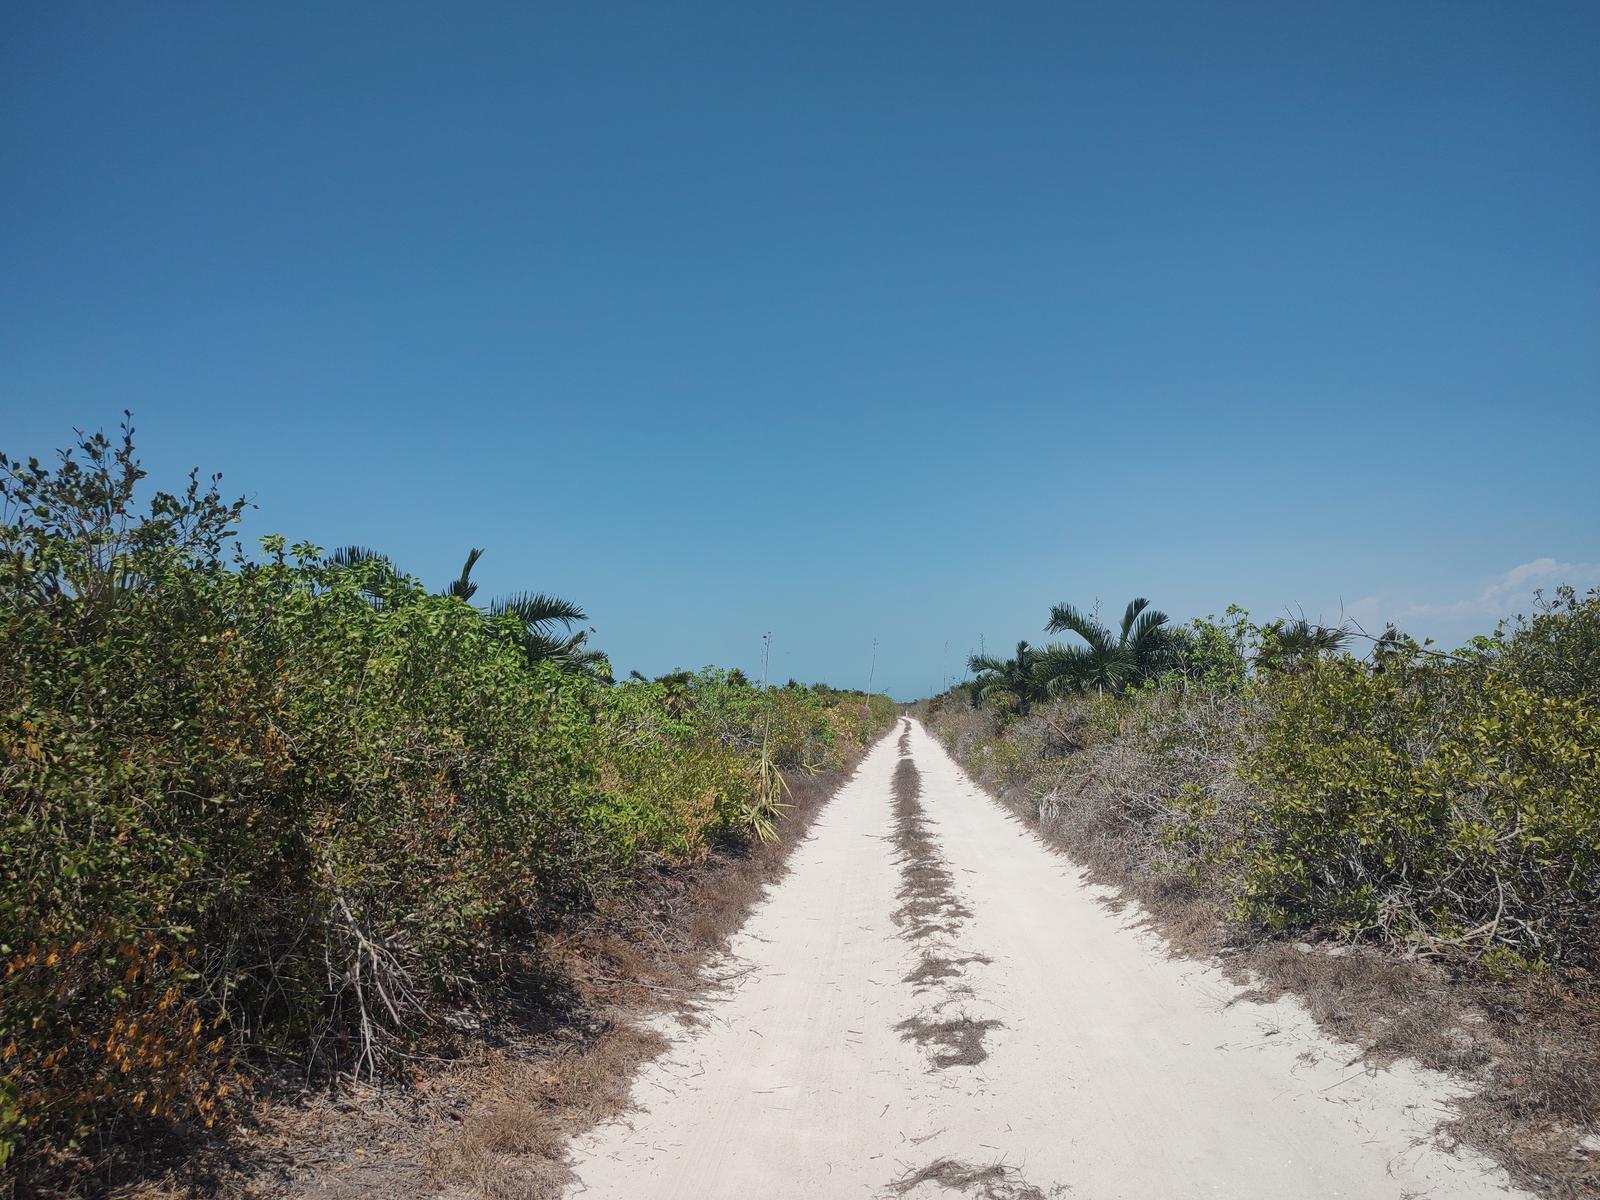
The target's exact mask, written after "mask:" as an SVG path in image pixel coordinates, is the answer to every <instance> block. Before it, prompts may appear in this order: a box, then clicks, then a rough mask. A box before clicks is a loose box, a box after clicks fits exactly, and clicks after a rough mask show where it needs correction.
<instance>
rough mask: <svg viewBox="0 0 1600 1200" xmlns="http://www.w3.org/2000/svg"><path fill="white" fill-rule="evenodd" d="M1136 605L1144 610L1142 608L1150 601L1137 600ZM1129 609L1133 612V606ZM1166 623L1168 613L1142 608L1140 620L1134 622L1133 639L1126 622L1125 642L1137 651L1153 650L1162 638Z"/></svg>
mask: <svg viewBox="0 0 1600 1200" xmlns="http://www.w3.org/2000/svg"><path fill="white" fill-rule="evenodd" d="M1134 603H1135V604H1138V605H1140V606H1141V608H1142V606H1144V605H1147V604H1149V603H1150V602H1149V601H1148V600H1136V601H1134ZM1128 609H1129V611H1132V609H1133V605H1132V604H1130V605H1128ZM1166 623H1167V614H1166V613H1164V612H1161V611H1160V610H1159V609H1154V608H1142V611H1141V612H1140V613H1139V614H1138V619H1137V620H1135V621H1134V622H1133V625H1132V636H1131V637H1130V636H1129V635H1128V627H1127V623H1126V622H1124V629H1123V635H1122V636H1123V640H1124V641H1125V642H1126V643H1127V644H1128V645H1129V646H1132V647H1133V648H1134V649H1135V650H1136V651H1137V650H1138V649H1140V648H1142V647H1150V648H1153V647H1154V643H1155V642H1156V641H1157V640H1158V639H1159V638H1160V636H1161V632H1162V627H1163V626H1165V625H1166Z"/></svg>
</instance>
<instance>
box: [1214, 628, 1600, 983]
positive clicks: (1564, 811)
mask: <svg viewBox="0 0 1600 1200" xmlns="http://www.w3.org/2000/svg"><path fill="white" fill-rule="evenodd" d="M1597 607H1600V602H1597V600H1596V599H1595V597H1593V596H1591V597H1590V598H1589V599H1588V601H1587V602H1584V603H1579V602H1577V601H1575V600H1574V601H1573V606H1572V607H1571V608H1570V610H1568V611H1564V612H1556V613H1552V614H1547V615H1546V616H1543V617H1540V618H1537V619H1536V620H1535V621H1534V622H1532V623H1531V624H1530V625H1528V626H1526V627H1523V628H1521V629H1519V630H1516V631H1514V632H1512V633H1510V634H1509V635H1507V636H1505V637H1504V638H1502V639H1497V640H1494V641H1493V642H1492V643H1490V644H1487V645H1485V646H1483V647H1480V652H1479V653H1478V654H1476V655H1473V656H1471V657H1469V658H1467V659H1465V660H1456V659H1452V658H1449V657H1444V656H1436V655H1426V654H1420V653H1412V654H1396V655H1388V656H1386V657H1385V659H1384V661H1383V664H1382V668H1383V669H1381V670H1374V669H1372V668H1371V667H1369V666H1368V665H1367V664H1365V663H1361V662H1358V661H1355V660H1353V659H1349V658H1341V659H1333V660H1328V661H1324V662H1320V663H1318V664H1316V665H1315V666H1313V667H1312V668H1311V669H1309V670H1306V671H1304V672H1303V673H1301V674H1299V675H1294V676H1286V677H1282V678H1278V679H1275V680H1274V681H1273V683H1272V685H1271V687H1272V697H1273V700H1274V703H1273V704H1272V705H1270V706H1268V707H1266V708H1265V709H1264V710H1263V711H1264V714H1265V716H1264V720H1263V722H1262V725H1261V727H1260V737H1259V740H1258V741H1257V742H1256V744H1255V747H1254V749H1253V750H1252V752H1251V754H1250V756H1249V758H1248V762H1247V765H1246V774H1247V776H1248V777H1249V778H1250V779H1251V780H1252V781H1253V782H1255V783H1256V784H1257V785H1258V788H1259V793H1260V794H1259V804H1260V808H1259V811H1258V813H1257V814H1255V816H1256V819H1257V821H1258V822H1259V825H1258V829H1259V837H1258V838H1257V840H1256V841H1255V842H1254V843H1253V844H1251V845H1249V846H1248V847H1247V848H1246V849H1245V851H1244V852H1243V854H1244V856H1243V858H1242V860H1241V862H1240V864H1239V866H1240V874H1239V903H1240V906H1241V911H1242V912H1243V913H1244V914H1246V915H1248V916H1250V917H1252V918H1255V919H1259V920H1262V921H1264V922H1265V923H1267V924H1268V925H1269V926H1271V927H1274V928H1284V927H1289V926H1304V925H1319V926H1323V927H1328V928H1333V929H1337V930H1340V931H1342V932H1344V933H1347V934H1366V933H1377V934H1381V935H1382V936H1385V937H1388V938H1394V939H1397V940H1410V941H1430V942H1438V941H1441V940H1442V941H1446V942H1455V943H1458V944H1461V945H1472V946H1479V947H1482V948H1485V949H1486V948H1488V947H1489V946H1492V945H1497V944H1498V945H1500V946H1502V947H1504V948H1505V949H1507V950H1510V951H1514V952H1515V953H1517V954H1520V955H1522V956H1523V957H1524V958H1526V959H1527V960H1528V961H1538V960H1541V959H1548V960H1551V961H1555V960H1558V959H1562V958H1568V959H1576V960H1580V961H1587V962H1593V961H1594V959H1595V953H1596V950H1597V946H1596V942H1595V928H1594V924H1595V920H1594V914H1595V910H1596V906H1597V905H1600V704H1597V702H1596V697H1595V695H1594V694H1593V693H1592V692H1591V691H1587V690H1586V688H1592V687H1593V686H1594V683H1593V682H1592V681H1593V679H1594V677H1593V676H1588V677H1587V680H1586V679H1585V677H1583V676H1581V675H1579V674H1575V673H1573V672H1572V671H1571V670H1570V664H1571V663H1572V662H1573V661H1574V659H1575V658H1576V657H1577V656H1579V655H1580V654H1582V653H1584V652H1588V653H1591V654H1592V652H1593V645H1594V630H1595V628H1596V624H1597V623H1596V617H1595V610H1596V608H1597ZM1563 693H1564V694H1563Z"/></svg>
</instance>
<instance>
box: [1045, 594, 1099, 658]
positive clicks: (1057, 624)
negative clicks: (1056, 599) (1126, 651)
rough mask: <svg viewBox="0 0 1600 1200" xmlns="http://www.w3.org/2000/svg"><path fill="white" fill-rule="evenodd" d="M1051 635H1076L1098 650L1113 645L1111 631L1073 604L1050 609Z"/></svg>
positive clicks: (1048, 628)
mask: <svg viewBox="0 0 1600 1200" xmlns="http://www.w3.org/2000/svg"><path fill="white" fill-rule="evenodd" d="M1045 629H1046V631H1047V632H1049V633H1075V634H1077V635H1078V636H1079V637H1081V638H1082V639H1083V640H1084V641H1086V642H1088V643H1089V644H1090V645H1091V646H1094V647H1096V648H1097V649H1103V648H1106V647H1109V646H1111V645H1112V638H1111V631H1110V630H1109V629H1107V628H1106V627H1105V626H1104V625H1102V624H1100V622H1099V621H1096V620H1095V619H1094V618H1093V617H1091V616H1089V614H1088V613H1085V612H1080V611H1079V610H1078V609H1077V608H1075V607H1074V606H1073V605H1071V604H1057V605H1053V606H1052V607H1051V609H1050V624H1048V625H1046V626H1045Z"/></svg>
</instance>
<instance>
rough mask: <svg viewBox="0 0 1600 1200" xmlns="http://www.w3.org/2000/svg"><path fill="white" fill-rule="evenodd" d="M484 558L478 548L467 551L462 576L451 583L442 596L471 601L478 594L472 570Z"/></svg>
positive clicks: (441, 593)
mask: <svg viewBox="0 0 1600 1200" xmlns="http://www.w3.org/2000/svg"><path fill="white" fill-rule="evenodd" d="M482 557H483V551H482V550H479V549H478V548H477V547H474V548H473V549H471V550H469V551H467V561H466V562H465V563H463V564H462V566H461V574H460V575H459V576H458V577H457V578H455V579H453V580H451V581H450V586H449V587H447V588H445V589H444V591H442V592H440V593H439V594H440V595H441V596H456V597H458V598H460V599H462V600H471V599H472V597H473V596H475V595H476V594H477V592H478V585H477V584H475V583H473V582H472V568H473V567H475V566H476V565H477V563H478V560H479V559H480V558H482Z"/></svg>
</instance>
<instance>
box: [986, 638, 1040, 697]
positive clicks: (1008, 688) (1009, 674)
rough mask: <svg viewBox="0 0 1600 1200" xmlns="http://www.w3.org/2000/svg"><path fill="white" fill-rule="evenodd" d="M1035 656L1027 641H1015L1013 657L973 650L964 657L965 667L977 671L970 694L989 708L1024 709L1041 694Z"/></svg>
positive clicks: (1037, 657)
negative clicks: (969, 654)
mask: <svg viewBox="0 0 1600 1200" xmlns="http://www.w3.org/2000/svg"><path fill="white" fill-rule="evenodd" d="M1038 660H1039V652H1038V651H1037V650H1035V649H1034V648H1033V647H1032V646H1030V645H1028V643H1027V642H1018V643H1017V654H1016V657H1015V658H999V657H997V656H996V655H993V654H974V655H973V656H972V657H971V658H969V659H967V669H968V670H969V671H972V672H974V673H975V674H976V675H977V678H976V679H975V680H973V683H974V685H975V689H976V690H975V693H974V694H975V695H976V696H977V698H978V699H979V700H982V701H983V702H984V703H985V704H987V705H989V706H990V707H991V708H1000V709H1015V710H1016V711H1017V712H1019V713H1025V712H1027V711H1028V708H1029V706H1030V705H1032V704H1033V702H1034V701H1035V700H1038V699H1039V698H1040V697H1041V695H1042V688H1041V686H1040V685H1041V681H1040V679H1039V676H1038V674H1037V672H1036V670H1035V668H1036V666H1037V663H1038Z"/></svg>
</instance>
